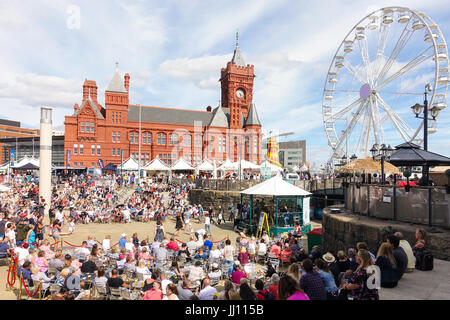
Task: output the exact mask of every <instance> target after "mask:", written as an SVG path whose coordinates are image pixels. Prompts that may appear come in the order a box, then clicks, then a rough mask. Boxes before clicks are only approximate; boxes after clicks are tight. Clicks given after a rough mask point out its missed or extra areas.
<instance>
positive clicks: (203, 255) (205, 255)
mask: <svg viewBox="0 0 450 320" xmlns="http://www.w3.org/2000/svg"><path fill="white" fill-rule="evenodd" d="M194 259H202V260H206V259H208V252H206V251H205V250H204V249H203V247H202V248H200V249H198V251H197V254H196V255H195V256H194Z"/></svg>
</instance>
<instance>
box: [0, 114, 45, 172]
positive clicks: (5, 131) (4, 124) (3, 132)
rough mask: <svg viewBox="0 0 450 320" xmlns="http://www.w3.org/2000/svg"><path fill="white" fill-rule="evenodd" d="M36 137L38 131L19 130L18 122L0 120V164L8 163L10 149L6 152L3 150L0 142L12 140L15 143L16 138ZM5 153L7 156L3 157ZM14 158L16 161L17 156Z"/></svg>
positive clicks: (3, 147)
mask: <svg viewBox="0 0 450 320" xmlns="http://www.w3.org/2000/svg"><path fill="white" fill-rule="evenodd" d="M38 136H39V129H27V128H21V127H20V122H18V121H11V120H5V119H0V155H1V157H2V159H1V160H2V163H1V164H4V163H6V162H9V151H10V148H8V149H7V150H6V149H5V145H4V144H3V142H1V141H2V140H3V139H13V141H14V142H15V141H16V138H17V139H18V138H25V137H38ZM7 141H9V140H7ZM6 152H8V155H7V156H5V154H6ZM38 156H39V154H38ZM15 157H16V159H17V155H16V156H15Z"/></svg>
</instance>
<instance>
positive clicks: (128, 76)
mask: <svg viewBox="0 0 450 320" xmlns="http://www.w3.org/2000/svg"><path fill="white" fill-rule="evenodd" d="M123 77H124V79H125V89H127V91H130V75H129V74H128V73H125V75H124V76H123Z"/></svg>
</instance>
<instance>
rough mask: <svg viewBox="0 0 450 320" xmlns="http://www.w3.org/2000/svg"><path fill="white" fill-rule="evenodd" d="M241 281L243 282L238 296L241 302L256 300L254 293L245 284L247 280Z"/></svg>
mask: <svg viewBox="0 0 450 320" xmlns="http://www.w3.org/2000/svg"><path fill="white" fill-rule="evenodd" d="M242 280H244V281H241V283H240V286H239V296H240V297H241V300H258V298H257V297H256V293H255V292H254V291H253V289H252V288H251V287H250V286H249V284H248V283H247V281H246V280H247V279H242Z"/></svg>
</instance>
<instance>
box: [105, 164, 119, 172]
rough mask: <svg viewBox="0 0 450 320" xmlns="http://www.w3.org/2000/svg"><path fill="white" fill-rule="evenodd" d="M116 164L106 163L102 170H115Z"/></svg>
mask: <svg viewBox="0 0 450 320" xmlns="http://www.w3.org/2000/svg"><path fill="white" fill-rule="evenodd" d="M116 170H117V166H116V165H115V164H114V163H108V164H107V165H106V167H104V168H103V171H116Z"/></svg>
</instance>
